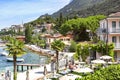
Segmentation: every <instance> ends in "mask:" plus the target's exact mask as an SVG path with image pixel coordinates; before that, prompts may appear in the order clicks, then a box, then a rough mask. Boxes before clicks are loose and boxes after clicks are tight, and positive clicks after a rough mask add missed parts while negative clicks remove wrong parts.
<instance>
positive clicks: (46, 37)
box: [42, 33, 73, 47]
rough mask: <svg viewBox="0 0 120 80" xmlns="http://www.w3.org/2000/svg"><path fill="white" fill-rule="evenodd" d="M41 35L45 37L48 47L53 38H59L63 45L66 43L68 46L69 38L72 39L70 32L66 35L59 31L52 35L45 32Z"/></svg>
mask: <svg viewBox="0 0 120 80" xmlns="http://www.w3.org/2000/svg"><path fill="white" fill-rule="evenodd" d="M42 37H44V38H45V39H46V43H47V45H48V46H49V47H50V45H51V43H52V42H53V41H54V40H61V41H62V42H64V43H65V45H68V46H69V45H70V43H71V40H73V35H72V34H67V35H66V36H63V35H61V34H59V33H58V34H54V35H50V34H45V35H43V36H42Z"/></svg>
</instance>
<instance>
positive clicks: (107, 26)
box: [98, 12, 120, 60]
mask: <svg viewBox="0 0 120 80" xmlns="http://www.w3.org/2000/svg"><path fill="white" fill-rule="evenodd" d="M98 36H99V37H100V40H103V41H105V42H108V43H114V45H115V48H114V53H115V59H116V60H119V59H120V12H117V13H113V14H110V15H109V16H108V17H107V18H106V19H104V20H101V21H100V28H99V30H98Z"/></svg>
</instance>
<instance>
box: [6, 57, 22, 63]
mask: <svg viewBox="0 0 120 80" xmlns="http://www.w3.org/2000/svg"><path fill="white" fill-rule="evenodd" d="M6 59H7V61H8V62H13V58H11V57H8V58H6ZM16 61H17V62H23V61H24V59H23V58H17V59H16Z"/></svg>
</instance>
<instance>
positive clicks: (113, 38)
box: [112, 36, 117, 47]
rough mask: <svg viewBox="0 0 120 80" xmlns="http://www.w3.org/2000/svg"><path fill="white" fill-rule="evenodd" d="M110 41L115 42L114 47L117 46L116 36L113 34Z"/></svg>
mask: <svg viewBox="0 0 120 80" xmlns="http://www.w3.org/2000/svg"><path fill="white" fill-rule="evenodd" d="M112 42H113V43H114V44H115V47H116V46H117V44H116V42H117V41H116V36H113V37H112Z"/></svg>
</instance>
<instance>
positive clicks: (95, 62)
mask: <svg viewBox="0 0 120 80" xmlns="http://www.w3.org/2000/svg"><path fill="white" fill-rule="evenodd" d="M91 63H94V64H104V63H106V62H105V61H104V60H100V59H96V60H93V61H91Z"/></svg>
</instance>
